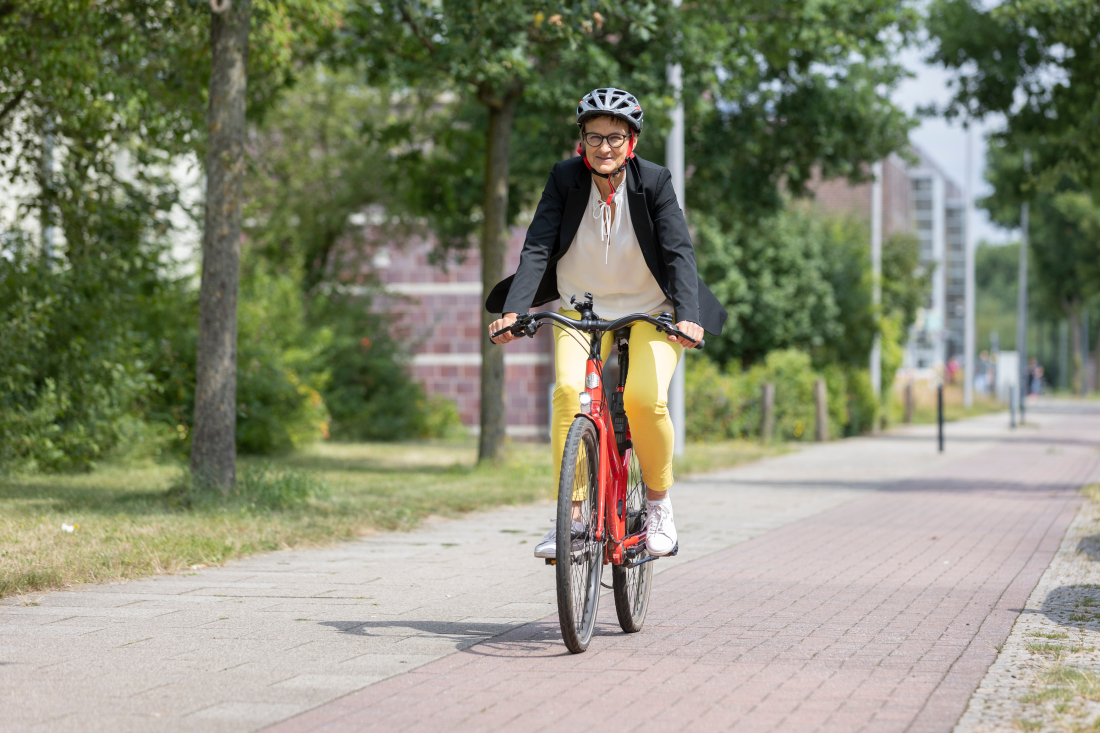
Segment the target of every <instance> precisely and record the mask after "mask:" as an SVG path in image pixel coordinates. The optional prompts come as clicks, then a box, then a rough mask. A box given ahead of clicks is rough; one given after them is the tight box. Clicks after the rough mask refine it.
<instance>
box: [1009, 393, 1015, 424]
mask: <svg viewBox="0 0 1100 733" xmlns="http://www.w3.org/2000/svg"><path fill="white" fill-rule="evenodd" d="M1008 427H1010V428H1015V427H1016V388H1015V387H1009V388H1008Z"/></svg>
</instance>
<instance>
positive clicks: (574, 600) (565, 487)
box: [555, 417, 604, 654]
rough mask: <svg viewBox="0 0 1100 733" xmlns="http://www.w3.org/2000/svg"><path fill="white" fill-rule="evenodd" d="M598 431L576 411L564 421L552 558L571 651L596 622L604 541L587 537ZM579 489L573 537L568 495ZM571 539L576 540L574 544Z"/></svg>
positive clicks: (595, 500) (595, 488)
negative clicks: (579, 527) (577, 531)
mask: <svg viewBox="0 0 1100 733" xmlns="http://www.w3.org/2000/svg"><path fill="white" fill-rule="evenodd" d="M599 444H600V441H599V435H598V433H597V432H596V427H595V426H594V425H593V424H592V421H591V420H588V419H586V418H583V417H579V418H577V419H576V420H574V421H573V424H572V425H571V426H570V427H569V433H568V435H567V437H566V439H565V450H564V452H563V454H562V463H561V480H560V482H559V484H558V517H557V560H556V562H555V566H556V576H557V591H558V622H559V624H560V626H561V636H562V639H563V640H564V641H565V646H566V647H568V648H569V651H571V652H573V653H574V654H580V653H581V652H583V651H584V650H585V649H587V648H588V643H589V642H590V641H591V640H592V632H593V631H594V630H595V628H596V612H597V610H598V608H599V605H600V578H601V577H602V575H603V555H604V543H603V542H602V541H596V540H594V539H593V538H592V534H593V533H592V532H591V531H590V530H591V529H593V528H594V527H595V526H596V519H597V517H596V513H597V511H598V509H599V497H598V492H599V486H600V483H599V476H600V458H599V456H600V453H599ZM578 493H579V494H581V495H582V496H583V499H581V500H580V501H581V512H580V513H581V517H582V518H583V523H584V525H585V527H584V531H583V532H582V533H581V535H580V537H579V538H575V537H573V532H572V527H573V499H574V496H575V495H576V494H578ZM574 545H578V547H577V549H574Z"/></svg>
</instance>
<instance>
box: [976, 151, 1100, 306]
mask: <svg viewBox="0 0 1100 733" xmlns="http://www.w3.org/2000/svg"><path fill="white" fill-rule="evenodd" d="M1029 175H1030V174H1029V173H1028V172H1027V171H1025V170H1024V165H1023V155H1022V153H1020V152H1018V151H1016V150H1013V149H1011V148H1009V147H1008V146H1006V145H1003V144H994V145H991V146H990V148H989V154H988V166H987V173H986V177H987V178H988V179H989V182H990V183H991V184H993V188H994V190H993V193H992V194H991V195H990V196H989V197H987V198H986V199H984V200H983V201H982V206H983V207H984V208H986V209H987V210H988V211H989V212H990V215H991V217H992V219H993V220H994V221H995V222H997V223H998V224H1001V225H1002V226H1017V225H1018V224H1019V221H1020V203H1021V202H1022V201H1024V200H1029V202H1030V226H1029V237H1030V241H1029V243H1030V245H1031V246H1030V251H1029V257H1030V263H1031V268H1030V269H1033V270H1034V280H1033V281H1032V282H1034V289H1033V290H1030V291H1029V296H1031V295H1032V294H1033V295H1034V297H1035V298H1037V299H1038V300H1040V301H1041V302H1042V303H1043V305H1044V306H1045V307H1046V308H1048V309H1051V310H1056V311H1061V312H1062V313H1063V314H1064V315H1065V316H1066V317H1075V315H1076V313H1077V311H1078V310H1079V309H1080V307H1081V305H1082V304H1083V303H1084V302H1086V301H1088V300H1089V299H1091V298H1092V297H1094V296H1095V295H1096V294H1097V293H1098V292H1100V205H1097V204H1096V201H1095V198H1094V197H1093V196H1092V195H1090V194H1089V193H1088V192H1087V191H1085V190H1083V189H1082V188H1081V186H1080V185H1078V184H1075V183H1074V182H1073V181H1072V179H1070V178H1069V177H1063V178H1062V179H1060V180H1058V181H1057V182H1053V183H1051V184H1050V185H1049V186H1043V187H1041V188H1037V189H1036V188H1032V187H1031V186H1030V184H1029ZM1003 275H1005V276H1008V277H1007V278H1006V280H1007V281H1008V282H1012V283H1013V284H1014V283H1015V274H1014V273H1013V274H1011V275H1010V274H1009V273H1007V272H1005V273H1003ZM1030 284H1031V282H1029V285H1030Z"/></svg>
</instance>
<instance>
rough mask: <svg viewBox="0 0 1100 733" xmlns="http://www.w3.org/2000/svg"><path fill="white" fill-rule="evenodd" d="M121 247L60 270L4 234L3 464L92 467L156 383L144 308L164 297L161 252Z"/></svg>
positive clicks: (130, 244)
mask: <svg viewBox="0 0 1100 733" xmlns="http://www.w3.org/2000/svg"><path fill="white" fill-rule="evenodd" d="M104 208H108V207H107V206H106V205H105V206H104ZM121 226H122V225H121V224H120V227H121ZM118 236H120V237H121V236H122V235H121V234H119V235H118ZM112 244H113V245H115V246H117V249H115V250H110V251H107V252H103V253H100V252H95V253H93V254H92V255H90V256H85V257H80V258H75V257H74V258H70V259H67V260H64V261H61V262H56V263H53V264H52V266H51V265H46V264H44V263H43V261H42V259H41V257H40V256H39V254H38V252H37V251H35V250H34V248H32V247H31V246H30V243H29V240H28V239H27V238H26V237H25V236H23V235H21V234H19V233H17V232H8V233H7V234H5V235H4V237H3V239H2V240H0V248H2V250H3V256H0V470H13V469H14V470H29V471H33V470H46V471H61V470H87V469H89V468H91V466H92V465H93V463H94V462H95V461H96V460H97V459H99V458H101V457H103V456H104V455H105V454H106V453H107V452H108V451H110V450H111V449H112V448H113V447H114V446H115V445H117V444H118V443H119V440H120V436H121V432H120V431H121V426H122V425H123V423H124V422H125V421H127V420H130V419H132V417H133V414H134V409H135V404H136V401H137V400H139V399H140V398H141V396H142V395H144V394H145V393H146V392H147V391H148V389H149V387H150V386H151V381H152V380H150V379H149V376H148V374H147V372H146V369H145V360H144V358H143V357H144V354H143V344H144V341H145V337H144V334H143V333H141V332H140V331H139V330H138V329H136V328H135V325H134V314H135V313H137V312H140V311H141V310H142V309H144V308H146V307H148V303H149V302H150V301H152V300H155V299H157V298H159V297H161V295H162V288H161V284H162V280H161V277H160V274H159V272H158V269H159V265H158V262H157V258H158V255H159V250H158V249H157V248H156V247H154V246H151V245H150V246H146V245H139V244H137V243H135V242H134V241H132V240H129V239H125V241H123V242H122V243H121V244H120V243H118V242H113V243H112Z"/></svg>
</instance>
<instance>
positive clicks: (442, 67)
mask: <svg viewBox="0 0 1100 733" xmlns="http://www.w3.org/2000/svg"><path fill="white" fill-rule="evenodd" d="M606 5H608V3H603V2H586V1H584V0H572V1H571V2H565V3H560V4H558V5H556V6H553V7H552V6H551V5H550V4H548V3H546V2H543V1H541V0H526V1H523V2H518V1H517V2H509V3H498V2H486V1H485V0H444V1H443V2H439V3H433V4H420V3H411V2H405V1H404V0H383V1H382V2H378V3H373V2H372V3H361V4H360V5H359V6H358V8H357V10H356V11H355V12H353V13H351V14H350V18H351V23H350V26H351V28H352V34H353V37H354V38H355V43H356V44H357V50H358V52H359V53H361V54H364V55H366V56H367V58H369V59H370V63H371V66H370V68H371V70H372V74H373V75H374V78H376V79H379V78H384V77H385V75H386V74H391V75H392V77H393V78H396V79H400V80H401V81H402V82H404V83H405V84H407V85H410V86H416V85H425V86H426V87H427V88H428V89H432V90H453V91H455V92H457V93H458V94H459V95H462V97H464V98H465V99H476V100H477V102H478V103H479V104H480V105H481V106H482V107H483V108H484V112H485V115H486V117H485V120H484V127H483V128H482V129H483V131H484V138H483V139H484V163H483V167H482V170H483V174H484V178H483V181H482V184H481V186H480V190H481V201H480V212H479V213H480V220H481V243H480V251H481V280H482V285H483V288H484V290H485V292H488V291H489V289H491V288H492V287H493V286H494V285H495V284H496V283H497V282H498V281H499V280H500V279H501V278H503V277H504V254H505V248H506V246H507V235H508V213H509V173H510V170H509V168H510V162H511V155H510V154H511V147H512V133H513V129H514V123H515V119H516V113H517V106H518V105H519V103H520V100H521V99H522V98H523V97H524V95H525V94H527V95H530V96H531V97H534V98H537V99H539V100H540V101H542V102H543V103H545V102H546V101H547V100H554V101H556V102H560V97H561V96H562V95H561V90H562V82H563V80H564V79H563V77H568V76H569V75H570V73H571V72H572V73H574V74H578V75H579V78H581V79H583V78H585V76H586V74H585V73H584V64H583V61H584V60H585V59H586V53H585V48H584V44H585V43H586V39H587V38H588V37H589V36H590V34H591V33H592V32H593V31H594V30H595V29H596V28H597V27H602V25H603V23H604V21H605V17H606V15H605V14H601V12H600V11H601V10H603V11H604V13H608V12H609V11H608V9H607V8H606V7H605V6H606ZM639 6H640V7H642V8H645V7H647V6H648V4H646V3H641V4H639ZM639 25H642V24H639ZM378 38H384V39H386V41H387V42H386V43H384V44H380V43H377V40H376V39H378ZM573 82H574V83H575V82H576V78H574V79H573ZM559 108H561V109H568V106H563V107H559ZM544 175H545V174H544ZM481 320H482V326H483V327H482V329H481V332H482V333H481V416H480V423H481V434H480V438H479V447H478V458H479V460H480V461H490V460H497V459H499V457H500V455H501V451H502V448H503V440H504V434H505V420H506V415H505V407H504V352H503V350H502V349H501V348H500V347H498V346H496V345H494V344H493V343H492V342H491V341H490V340H489V338H488V325H489V323H490V322H491V321H492V320H493V318H492V317H491V315H490V314H488V313H482V319H481Z"/></svg>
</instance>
